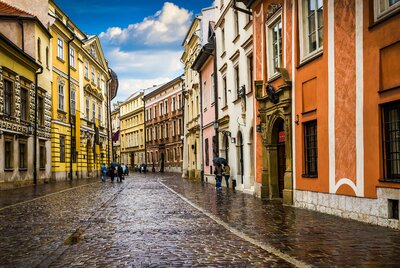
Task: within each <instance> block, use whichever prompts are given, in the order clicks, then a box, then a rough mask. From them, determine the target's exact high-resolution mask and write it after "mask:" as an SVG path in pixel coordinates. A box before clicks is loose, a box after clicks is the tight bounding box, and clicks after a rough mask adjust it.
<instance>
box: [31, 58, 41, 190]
mask: <svg viewBox="0 0 400 268" xmlns="http://www.w3.org/2000/svg"><path fill="white" fill-rule="evenodd" d="M42 73H43V67H42V66H40V67H39V70H37V71H36V73H35V129H34V134H33V138H34V141H33V144H34V145H33V155H34V157H33V183H34V184H35V185H36V184H37V155H36V154H37V124H38V122H37V116H38V114H37V113H38V80H39V75H40V74H42Z"/></svg>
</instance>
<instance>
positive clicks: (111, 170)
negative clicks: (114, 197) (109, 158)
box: [110, 164, 115, 182]
mask: <svg viewBox="0 0 400 268" xmlns="http://www.w3.org/2000/svg"><path fill="white" fill-rule="evenodd" d="M110 177H111V182H114V177H115V167H114V165H113V164H111V165H110Z"/></svg>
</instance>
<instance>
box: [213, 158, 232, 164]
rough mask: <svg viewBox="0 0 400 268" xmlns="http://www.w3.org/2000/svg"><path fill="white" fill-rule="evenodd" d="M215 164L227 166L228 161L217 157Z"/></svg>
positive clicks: (214, 160)
mask: <svg viewBox="0 0 400 268" xmlns="http://www.w3.org/2000/svg"><path fill="white" fill-rule="evenodd" d="M213 162H214V164H221V165H226V164H227V163H228V161H226V159H225V158H222V157H215V158H214V159H213Z"/></svg>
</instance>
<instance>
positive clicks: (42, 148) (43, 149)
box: [39, 143, 46, 169]
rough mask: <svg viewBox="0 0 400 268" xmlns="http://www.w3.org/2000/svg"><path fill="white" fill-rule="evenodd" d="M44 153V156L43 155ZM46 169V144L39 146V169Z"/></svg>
mask: <svg viewBox="0 0 400 268" xmlns="http://www.w3.org/2000/svg"><path fill="white" fill-rule="evenodd" d="M42 152H43V154H42ZM45 168H46V145H45V144H44V143H40V144H39V169H45Z"/></svg>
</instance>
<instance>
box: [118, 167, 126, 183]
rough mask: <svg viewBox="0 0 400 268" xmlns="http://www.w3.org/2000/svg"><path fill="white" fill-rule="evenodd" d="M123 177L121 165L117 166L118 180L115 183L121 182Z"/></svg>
mask: <svg viewBox="0 0 400 268" xmlns="http://www.w3.org/2000/svg"><path fill="white" fill-rule="evenodd" d="M123 176H124V169H123V168H122V166H121V165H118V179H117V182H122V179H123Z"/></svg>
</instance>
